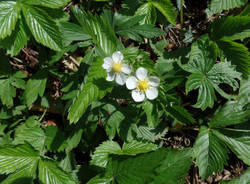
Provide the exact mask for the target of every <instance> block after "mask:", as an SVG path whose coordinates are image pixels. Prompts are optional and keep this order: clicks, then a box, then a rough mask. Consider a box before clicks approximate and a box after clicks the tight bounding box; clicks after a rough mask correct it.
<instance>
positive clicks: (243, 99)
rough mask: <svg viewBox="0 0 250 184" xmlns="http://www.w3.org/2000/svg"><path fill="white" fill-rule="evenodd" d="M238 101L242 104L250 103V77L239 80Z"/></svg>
mask: <svg viewBox="0 0 250 184" xmlns="http://www.w3.org/2000/svg"><path fill="white" fill-rule="evenodd" d="M238 101H239V103H240V104H241V105H243V106H244V105H246V104H250V77H248V79H244V80H241V82H240V91H239V95H238Z"/></svg>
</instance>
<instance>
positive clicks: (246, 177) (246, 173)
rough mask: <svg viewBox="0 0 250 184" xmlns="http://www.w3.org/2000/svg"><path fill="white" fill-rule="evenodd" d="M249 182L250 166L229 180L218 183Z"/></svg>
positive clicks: (246, 183) (243, 183)
mask: <svg viewBox="0 0 250 184" xmlns="http://www.w3.org/2000/svg"><path fill="white" fill-rule="evenodd" d="M249 182H250V168H248V169H247V170H246V171H244V173H243V174H242V175H240V176H238V177H237V178H235V179H233V180H230V181H222V182H220V184H239V183H240V184H248V183H249Z"/></svg>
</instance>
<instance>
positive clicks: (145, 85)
mask: <svg viewBox="0 0 250 184" xmlns="http://www.w3.org/2000/svg"><path fill="white" fill-rule="evenodd" d="M149 87H150V84H149V83H148V81H147V80H143V81H141V80H140V81H138V84H137V87H136V88H137V89H138V90H139V91H142V92H146V90H147V89H148V88H149Z"/></svg>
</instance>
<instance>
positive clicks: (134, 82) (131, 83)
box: [126, 76, 138, 90]
mask: <svg viewBox="0 0 250 184" xmlns="http://www.w3.org/2000/svg"><path fill="white" fill-rule="evenodd" d="M137 82H138V80H137V79H136V77H134V76H131V77H129V78H128V79H127V81H126V86H127V88H128V89H130V90H131V89H135V88H136V86H137Z"/></svg>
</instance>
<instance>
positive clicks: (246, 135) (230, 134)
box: [213, 128, 250, 165]
mask: <svg viewBox="0 0 250 184" xmlns="http://www.w3.org/2000/svg"><path fill="white" fill-rule="evenodd" d="M213 133H214V134H215V135H216V136H217V137H218V138H219V139H221V140H222V141H223V142H224V143H225V144H226V145H227V146H228V147H229V148H230V149H231V150H232V151H233V152H234V153H235V155H236V156H237V157H238V158H240V159H241V160H242V161H243V162H245V163H246V164H248V165H250V131H249V130H237V129H229V128H227V129H226V128H224V129H218V130H216V131H213Z"/></svg>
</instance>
